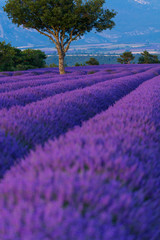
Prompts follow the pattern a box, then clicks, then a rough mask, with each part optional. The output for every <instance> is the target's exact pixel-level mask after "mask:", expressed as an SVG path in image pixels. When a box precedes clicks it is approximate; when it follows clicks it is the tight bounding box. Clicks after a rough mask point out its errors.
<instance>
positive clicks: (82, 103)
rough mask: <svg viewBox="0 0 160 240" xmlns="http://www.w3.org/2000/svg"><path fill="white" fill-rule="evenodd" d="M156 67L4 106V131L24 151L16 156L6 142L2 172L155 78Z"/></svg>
mask: <svg viewBox="0 0 160 240" xmlns="http://www.w3.org/2000/svg"><path fill="white" fill-rule="evenodd" d="M154 71H155V70H153V71H148V72H146V73H143V74H142V73H140V74H137V75H134V76H129V77H128V78H123V77H122V78H119V79H115V80H112V81H106V82H103V83H97V84H95V85H93V86H91V87H86V88H84V89H79V90H74V91H72V92H66V93H62V94H58V95H56V96H53V97H48V98H46V99H44V100H41V101H37V102H35V103H31V104H28V105H26V106H24V107H22V106H13V107H12V108H11V109H9V110H7V109H3V110H1V111H0V129H1V130H3V131H4V133H5V135H6V137H7V136H9V137H13V139H16V141H17V143H16V144H17V145H18V146H20V149H21V152H22V153H23V154H22V155H21V152H20V154H19V156H18V157H17V155H16V157H15V152H14V149H11V150H12V151H9V152H8V148H9V147H8V146H5V147H4V151H2V152H1V159H0V160H1V161H0V164H1V169H0V175H1V176H2V175H3V173H4V172H5V171H6V170H7V169H9V168H10V166H11V165H12V164H13V163H14V161H15V160H16V159H17V158H21V157H23V156H24V154H26V153H27V152H28V151H29V150H30V149H33V148H34V147H35V145H37V144H44V143H45V142H46V141H47V140H48V139H50V138H51V139H53V138H56V137H58V136H60V135H61V134H64V133H65V132H66V131H67V130H68V129H70V128H72V127H74V126H75V125H81V123H82V121H85V120H88V119H89V118H91V117H93V116H94V115H96V114H97V113H100V112H101V111H103V110H106V109H107V108H108V107H109V106H110V105H112V104H114V103H115V102H116V101H117V100H119V99H120V98H122V97H123V96H125V95H126V94H128V93H129V92H131V91H132V90H134V89H135V88H136V87H138V86H139V85H140V84H141V83H142V82H144V81H146V80H147V79H150V78H152V77H153V76H154ZM157 71H158V69H157ZM3 138H5V136H4V135H3V137H2V138H1V139H0V141H1V142H0V144H1V143H2V144H3V142H4V139H3ZM6 152H7V157H6V155H5V154H6ZM4 153H5V154H4ZM3 159H6V161H5V163H6V162H7V164H3V162H4V160H3Z"/></svg>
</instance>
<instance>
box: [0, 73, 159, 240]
mask: <svg viewBox="0 0 160 240" xmlns="http://www.w3.org/2000/svg"><path fill="white" fill-rule="evenodd" d="M159 120H160V78H158V77H155V78H154V79H153V80H149V81H147V82H146V83H143V84H142V85H141V86H140V87H139V88H138V89H136V90H135V91H133V92H132V93H130V94H129V95H128V96H126V97H125V98H123V99H122V100H120V101H118V102H117V103H116V104H115V105H114V106H113V107H110V108H109V109H108V110H107V111H105V112H103V113H101V114H100V115H97V116H96V117H94V118H93V119H91V120H89V121H88V122H86V123H84V124H83V125H82V127H81V128H80V127H76V128H75V129H74V130H73V131H69V132H68V133H67V134H66V135H65V136H61V137H60V138H59V139H57V140H55V141H50V142H49V143H48V144H46V145H45V148H44V149H42V148H41V147H38V148H37V150H36V151H35V152H32V153H31V154H30V156H29V157H27V158H26V159H25V160H23V161H22V162H21V163H20V164H19V165H18V164H17V165H16V166H14V167H13V168H12V169H11V170H10V171H9V172H8V173H7V174H6V176H5V177H4V179H3V180H2V182H1V184H0V194H1V198H0V212H1V215H0V222H1V224H0V238H1V239H4V240H8V239H16V240H21V239H23V240H35V239H39V240H44V239H58V240H67V239H70V240H75V239H76V240H84V239H87V240H93V239H94V240H106V239H108V240H117V236H118V239H119V240H124V239H125V240H142V239H146V240H152V239H153V240H159V237H160V230H159V219H160V209H159V208H160V207H159V206H160V199H159V187H160V175H159V171H160V156H159V152H160V139H159V135H160V124H159Z"/></svg>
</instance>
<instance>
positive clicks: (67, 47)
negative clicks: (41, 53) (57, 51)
mask: <svg viewBox="0 0 160 240" xmlns="http://www.w3.org/2000/svg"><path fill="white" fill-rule="evenodd" d="M72 35H73V32H72ZM72 35H70V36H71V38H70V40H69V41H68V42H67V41H66V44H67V46H66V48H65V50H64V52H65V53H66V52H67V51H68V49H69V47H70V44H71V42H72V41H74V40H76V39H77V38H78V37H79V36H80V35H81V33H78V34H77V35H76V36H75V37H74V38H72ZM64 45H65V44H64Z"/></svg>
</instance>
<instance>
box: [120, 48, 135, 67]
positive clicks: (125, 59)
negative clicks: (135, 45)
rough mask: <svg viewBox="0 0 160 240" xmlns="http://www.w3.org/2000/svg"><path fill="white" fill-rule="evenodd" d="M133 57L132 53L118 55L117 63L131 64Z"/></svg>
mask: <svg viewBox="0 0 160 240" xmlns="http://www.w3.org/2000/svg"><path fill="white" fill-rule="evenodd" d="M134 58H135V57H134V56H133V54H132V52H127V51H126V52H124V53H123V54H121V55H120V57H119V58H117V62H119V63H121V64H129V63H131V61H133V60H134Z"/></svg>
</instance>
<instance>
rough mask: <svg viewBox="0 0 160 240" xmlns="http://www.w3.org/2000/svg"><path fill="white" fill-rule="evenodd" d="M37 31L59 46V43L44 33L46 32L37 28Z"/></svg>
mask: <svg viewBox="0 0 160 240" xmlns="http://www.w3.org/2000/svg"><path fill="white" fill-rule="evenodd" d="M35 29H36V30H37V31H38V32H39V33H40V34H43V35H45V36H47V37H49V38H50V39H51V41H52V42H54V44H55V45H56V46H57V42H56V41H55V40H54V39H53V38H52V37H51V36H50V35H49V34H47V33H44V32H42V31H40V30H39V29H37V28H35Z"/></svg>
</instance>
